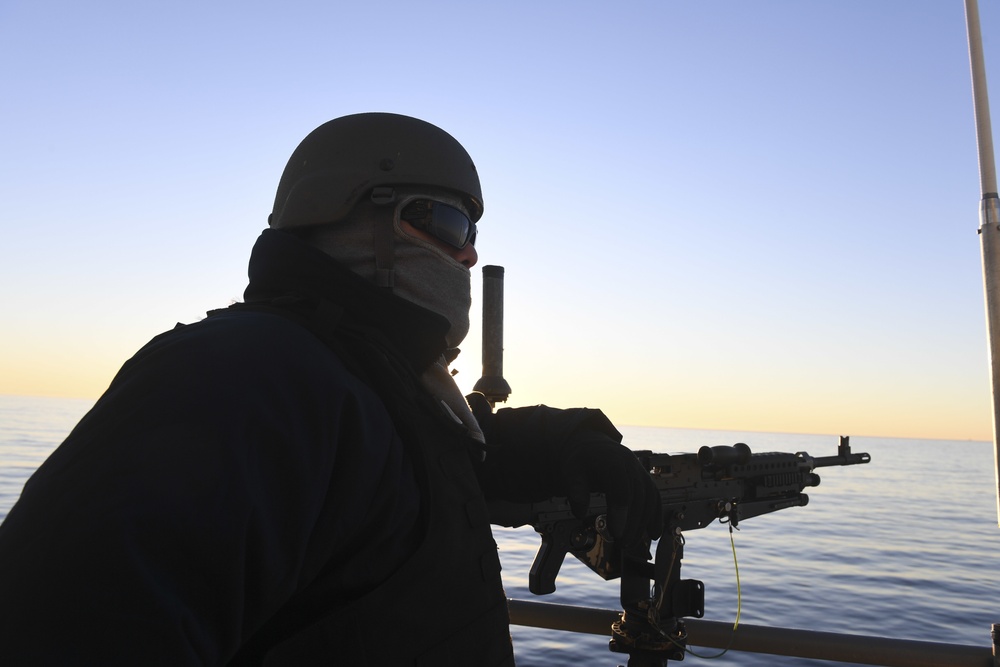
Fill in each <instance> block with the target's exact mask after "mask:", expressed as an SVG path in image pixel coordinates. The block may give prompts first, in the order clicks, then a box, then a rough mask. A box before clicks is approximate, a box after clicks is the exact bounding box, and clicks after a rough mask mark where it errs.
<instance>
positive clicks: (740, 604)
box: [671, 523, 743, 660]
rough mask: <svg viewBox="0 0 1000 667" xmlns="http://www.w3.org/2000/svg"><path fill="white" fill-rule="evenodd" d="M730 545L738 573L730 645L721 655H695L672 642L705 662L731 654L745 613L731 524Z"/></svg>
mask: <svg viewBox="0 0 1000 667" xmlns="http://www.w3.org/2000/svg"><path fill="white" fill-rule="evenodd" d="M729 544H730V545H731V546H732V548H733V569H734V570H735V571H736V621H735V622H734V623H733V634H732V635H731V636H730V637H729V644H727V645H726V648H724V649H722V652H721V653H717V654H715V655H701V654H699V653H695V652H694V651H692V650H691V649H689V648H688V647H687V646H683V647H681V646H680V644H679V643H677V642H675V641H673V640H671V641H672V642H673V643H674V645H676V646H678V647H680V648H683V649H684V652H685V653H690V654H691V655H693V656H694V657H696V658H702V659H704V660H715V659H716V658H721V657H722V656H724V655H725V654H726V653H728V652H729V649H730V648H732V646H733V641H735V640H736V628H738V627H739V625H740V613H741V612H742V611H743V590H742V588H741V586H740V565H739V563H738V562H737V560H736V539H735V538H734V537H733V524H731V523H730V524H729ZM672 566H673V564H672V563H671V567H672Z"/></svg>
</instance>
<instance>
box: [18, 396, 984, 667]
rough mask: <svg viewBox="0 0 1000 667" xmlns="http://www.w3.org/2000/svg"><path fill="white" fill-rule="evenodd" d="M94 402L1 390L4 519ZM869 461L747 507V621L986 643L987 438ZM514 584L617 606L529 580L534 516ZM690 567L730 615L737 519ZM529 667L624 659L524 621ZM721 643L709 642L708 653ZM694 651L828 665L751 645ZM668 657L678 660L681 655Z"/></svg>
mask: <svg viewBox="0 0 1000 667" xmlns="http://www.w3.org/2000/svg"><path fill="white" fill-rule="evenodd" d="M91 404H92V402H91V401H82V400H67V399H41V398H26V397H12V396H0V520H2V519H3V518H4V517H6V515H7V512H8V510H9V509H10V507H11V505H13V504H14V502H15V500H16V499H17V496H18V494H19V493H20V491H21V487H22V486H23V485H24V482H25V480H26V479H27V478H28V476H29V475H30V474H31V473H32V471H34V469H35V468H37V467H38V465H39V464H40V463H41V462H42V461H43V460H44V459H45V457H46V456H47V455H48V453H49V452H51V451H52V449H54V448H55V447H56V446H57V445H58V444H59V442H60V441H61V440H62V439H63V438H64V437H65V436H66V434H67V433H69V431H70V429H72V427H73V426H74V425H75V423H76V422H77V421H78V420H79V418H80V417H81V416H83V414H84V413H85V412H86V411H87V410H88V409H89V408H90V406H91ZM621 430H622V432H623V433H624V434H625V437H626V444H628V445H629V446H630V447H632V448H633V449H652V450H655V451H663V452H691V451H696V450H697V448H698V447H700V446H701V445H716V444H732V443H734V442H746V443H747V444H749V445H750V447H751V448H752V449H753V450H754V451H755V452H765V451H788V452H795V451H803V450H804V451H808V452H809V453H810V454H812V455H814V456H826V455H832V454H835V453H836V447H837V437H836V436H827V435H789V434H769V433H738V432H731V431H697V430H686V429H664V428H629V427H623V428H622V429H621ZM851 445H852V448H853V449H854V450H855V451H859V452H860V451H866V452H868V453H870V454H871V455H872V462H871V463H869V464H868V465H863V466H852V467H849V468H826V469H822V470H820V471H819V472H820V474H821V477H822V479H823V482H822V484H821V485H820V486H819V487H817V488H814V489H810V490H809V496H810V503H809V505H808V506H807V507H799V508H792V509H788V510H784V511H781V512H776V513H772V514H769V515H765V516H761V517H757V518H754V519H750V520H747V521H745V522H743V523H741V525H740V528H741V529H740V530H739V531H737V532H736V535H735V539H736V553H737V558H738V561H739V572H740V582H741V591H742V610H741V617H740V622H741V623H747V624H753V625H768V626H777V627H792V628H803V629H811V630H822V631H827V632H843V633H852V634H867V635H877V636H883V637H894V638H906V639H917V640H925V641H936V642H945V643H954V644H968V645H975V646H988V645H989V644H990V626H991V624H992V623H995V622H1000V605H998V604H997V600H998V599H1000V595H998V593H1000V585H998V583H997V577H996V576H995V573H996V565H997V562H998V561H997V556H998V554H1000V529H998V528H997V522H996V514H995V512H996V509H995V502H996V501H995V498H994V493H995V492H994V488H993V487H994V481H993V472H992V471H993V454H992V446H991V445H990V444H989V443H982V442H952V441H932V440H904V439H886V438H865V437H860V436H855V437H852V438H851ZM496 536H497V541H498V543H499V545H500V553H501V559H502V561H503V566H504V580H505V584H506V587H507V594H508V595H509V596H510V597H513V598H519V599H536V600H539V599H540V600H544V601H551V602H559V603H562V604H572V605H581V606H590V607H598V608H603V609H614V608H617V607H618V590H617V582H615V581H604V580H602V579H600V578H599V577H598V576H597V575H595V574H593V573H592V572H590V570H588V569H586V568H585V567H584V566H583V565H581V564H579V563H577V562H576V561H575V559H573V558H572V557H570V558H568V559H567V561H566V564H565V565H564V566H563V569H562V571H561V573H560V578H559V580H558V581H557V587H558V590H557V591H556V592H555V593H554V594H552V595H550V596H545V597H543V598H536V597H535V596H533V595H531V593H530V592H528V588H527V573H528V569H529V567H530V565H531V561H532V559H533V558H534V554H535V550H536V549H537V545H538V538H537V535H536V534H535V533H534V531H533V530H531V529H530V528H526V529H516V530H514V529H497V531H496ZM686 538H687V544H686V546H685V552H684V561H683V571H682V574H683V577H684V578H692V579H700V580H701V581H703V582H704V583H705V587H706V593H705V597H706V601H705V607H706V613H705V618H706V619H710V620H716V621H725V622H732V621H733V620H734V619H735V617H736V613H737V589H736V578H735V573H734V568H733V555H732V549H731V547H730V543H729V532H728V529H727V528H725V527H723V526H721V525H719V524H717V523H716V524H713V525H711V526H708V527H707V528H704V529H702V530H697V531H689V532H688V533H686ZM513 636H514V643H515V650H516V654H517V660H518V665H519V666H520V667H542V666H546V667H570V666H573V667H577V666H580V665H586V666H590V665H594V666H607V667H612V666H613V665H617V664H620V663H623V662H624V660H623V659H622V658H623V657H624V656H617V655H614V654H612V653H610V652H609V651H608V650H607V638H604V637H598V636H592V635H584V634H576V633H562V632H555V631H549V630H537V629H531V628H521V627H515V628H514V629H513ZM705 652H708V653H712V652H713V651H709V650H706V651H705ZM684 662H685V664H706V665H719V666H725V665H741V666H746V665H750V666H759V667H763V666H764V665H777V666H792V665H795V666H799V667H805V666H807V665H816V666H817V667H818V666H821V665H826V666H830V665H832V664H834V663H830V662H821V661H810V660H803V659H798V658H785V657H776V656H770V655H757V654H750V653H729V654H727V655H726V656H723V657H722V658H719V659H717V660H712V661H710V662H705V661H702V660H699V659H697V658H693V657H688V658H686V659H685V661H684ZM672 664H673V663H672Z"/></svg>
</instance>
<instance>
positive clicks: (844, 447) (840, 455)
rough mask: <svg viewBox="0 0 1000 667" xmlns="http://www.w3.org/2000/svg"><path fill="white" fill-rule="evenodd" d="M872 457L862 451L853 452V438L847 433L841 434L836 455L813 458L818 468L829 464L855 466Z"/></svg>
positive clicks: (866, 461)
mask: <svg viewBox="0 0 1000 667" xmlns="http://www.w3.org/2000/svg"><path fill="white" fill-rule="evenodd" d="M871 459H872V457H871V456H869V455H868V454H866V453H864V452H862V453H859V454H854V453H852V452H851V438H850V436H847V435H842V436H840V445H839V446H838V447H837V455H836V456H817V457H816V458H814V459H813V465H814V467H816V468H826V467H829V466H853V465H859V464H862V463H868V462H869V461H871Z"/></svg>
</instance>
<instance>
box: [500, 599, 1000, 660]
mask: <svg viewBox="0 0 1000 667" xmlns="http://www.w3.org/2000/svg"><path fill="white" fill-rule="evenodd" d="M508 604H509V608H510V620H511V623H513V624H514V625H524V626H528V627H535V628H546V629H550V630H561V631H566V632H582V633H586V634H594V635H604V636H609V637H610V634H611V624H612V623H613V622H615V621H616V620H618V613H619V612H617V611H614V610H612V609H592V608H589V607H575V606H571V605H562V604H552V603H548V602H529V601H526V600H509V601H508ZM684 624H685V626H687V632H688V644H689V645H691V646H700V647H703V648H717V649H723V648H727V647H729V650H731V651H746V652H750V653H769V654H772V655H786V656H794V657H798V658H811V659H813V660H830V661H835V662H850V663H855V664H861V665H884V666H886V667H1000V661H998V660H997V658H995V657H994V652H995V648H996V647H995V646H994V648H992V649H991V648H989V647H981V646H964V645H960V644H942V643H937V642H925V641H916V640H910V639H888V638H885V637H871V636H865V635H845V634H837V633H832V632H815V631H812V630H794V629H789V628H770V627H765V626H759V625H744V624H742V623H741V624H740V626H739V627H738V628H737V630H736V633H735V636H734V634H733V626H732V624H731V623H721V622H719V621H705V620H698V619H685V620H684ZM993 627H994V641H996V634H997V630H998V629H1000V626H996V625H995V626H993ZM610 655H611V654H610V653H609V656H610Z"/></svg>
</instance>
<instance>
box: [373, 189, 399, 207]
mask: <svg viewBox="0 0 1000 667" xmlns="http://www.w3.org/2000/svg"><path fill="white" fill-rule="evenodd" d="M371 200H372V203H373V204H375V205H376V206H385V205H387V204H392V203H393V202H395V201H396V190H395V189H394V188H390V187H384V186H383V187H377V188H374V189H373V190H372V196H371Z"/></svg>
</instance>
